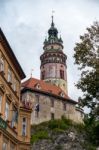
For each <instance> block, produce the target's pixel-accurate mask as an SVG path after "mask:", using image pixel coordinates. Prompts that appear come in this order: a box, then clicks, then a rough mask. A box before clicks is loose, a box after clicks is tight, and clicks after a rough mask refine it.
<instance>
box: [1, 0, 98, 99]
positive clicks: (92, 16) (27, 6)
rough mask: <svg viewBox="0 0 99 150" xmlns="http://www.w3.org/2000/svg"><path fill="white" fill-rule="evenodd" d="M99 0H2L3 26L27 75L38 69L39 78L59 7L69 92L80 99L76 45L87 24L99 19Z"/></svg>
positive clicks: (57, 24)
mask: <svg viewBox="0 0 99 150" xmlns="http://www.w3.org/2000/svg"><path fill="white" fill-rule="evenodd" d="M98 5H99V2H98V1H97V0H90V1H89V0H83V1H82V0H69V1H66V0H61V1H60V0H50V1H49V0H28V1H27V0H21V1H20V0H17V1H16V0H1V1H0V26H1V27H2V29H3V31H4V33H5V35H6V37H7V39H8V41H9V43H10V45H11V47H12V49H13V51H14V53H15V54H16V56H17V58H18V60H19V62H20V64H21V66H22V68H23V69H24V71H25V73H26V75H27V77H29V76H30V72H31V69H32V68H34V72H33V76H34V77H36V78H39V74H40V60H39V57H40V55H41V54H42V52H43V41H44V38H45V35H46V33H47V30H48V29H49V27H50V23H51V11H52V10H55V15H54V16H55V17H54V20H55V25H56V27H57V28H58V30H59V34H60V31H61V36H62V39H63V41H64V52H65V53H66V54H67V56H68V59H67V66H68V68H67V69H68V71H67V72H68V75H67V76H68V86H69V88H68V89H69V95H70V96H71V97H72V98H73V99H77V98H78V96H79V95H80V94H81V92H79V91H78V90H77V89H76V88H75V87H74V82H76V81H77V80H78V78H79V76H80V75H79V72H78V70H77V67H76V66H75V65H74V64H73V63H74V60H73V57H72V56H73V53H74V51H73V48H74V46H75V43H76V42H77V41H78V40H79V35H80V34H83V33H84V32H85V29H86V27H87V26H90V24H92V22H93V21H95V20H98V19H99V15H98V14H99V8H98Z"/></svg>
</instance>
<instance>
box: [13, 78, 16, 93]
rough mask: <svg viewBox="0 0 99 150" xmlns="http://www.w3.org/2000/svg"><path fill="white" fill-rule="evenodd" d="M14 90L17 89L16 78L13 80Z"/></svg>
mask: <svg viewBox="0 0 99 150" xmlns="http://www.w3.org/2000/svg"><path fill="white" fill-rule="evenodd" d="M13 90H14V91H16V79H14V81H13Z"/></svg>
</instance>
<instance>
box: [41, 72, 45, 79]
mask: <svg viewBox="0 0 99 150" xmlns="http://www.w3.org/2000/svg"><path fill="white" fill-rule="evenodd" d="M44 79H45V71H42V80H44Z"/></svg>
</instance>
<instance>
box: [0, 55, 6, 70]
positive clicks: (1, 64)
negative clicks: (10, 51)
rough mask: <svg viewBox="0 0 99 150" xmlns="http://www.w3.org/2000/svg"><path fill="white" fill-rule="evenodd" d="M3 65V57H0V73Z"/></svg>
mask: <svg viewBox="0 0 99 150" xmlns="http://www.w3.org/2000/svg"><path fill="white" fill-rule="evenodd" d="M4 65H5V63H4V58H3V57H1V58H0V72H2V71H3V72H4V68H5V66H4Z"/></svg>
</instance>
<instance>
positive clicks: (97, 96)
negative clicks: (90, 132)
mask: <svg viewBox="0 0 99 150" xmlns="http://www.w3.org/2000/svg"><path fill="white" fill-rule="evenodd" d="M86 30H87V31H86V33H85V34H84V35H82V36H80V41H79V43H76V46H75V48H74V52H75V53H74V59H75V64H77V65H78V69H79V70H80V71H81V76H80V79H79V81H78V83H77V84H76V86H77V88H78V89H81V90H82V92H83V96H82V97H79V105H80V106H81V107H84V106H87V107H88V108H90V113H89V116H90V117H91V118H94V119H96V118H97V117H98V116H99V22H94V23H93V25H92V26H91V27H90V28H87V29H86Z"/></svg>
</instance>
